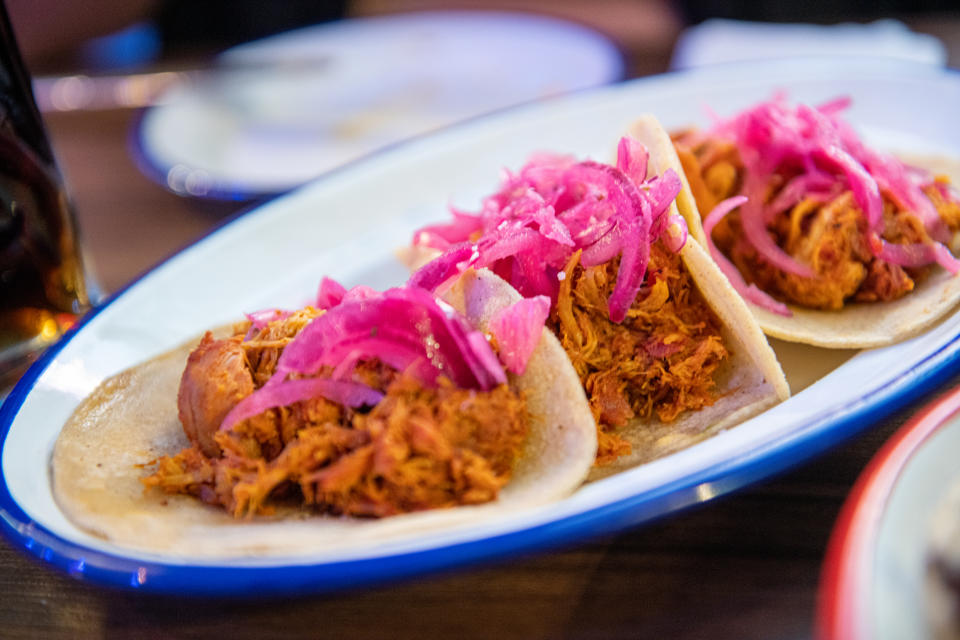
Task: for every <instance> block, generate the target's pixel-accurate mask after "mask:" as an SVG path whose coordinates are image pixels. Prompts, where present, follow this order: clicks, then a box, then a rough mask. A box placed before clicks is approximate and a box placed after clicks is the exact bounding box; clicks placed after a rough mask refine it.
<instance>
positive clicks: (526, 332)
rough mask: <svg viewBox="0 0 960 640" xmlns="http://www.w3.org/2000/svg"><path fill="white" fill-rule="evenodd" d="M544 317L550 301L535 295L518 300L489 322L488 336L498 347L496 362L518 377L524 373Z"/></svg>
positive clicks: (541, 328)
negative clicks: (491, 336) (489, 335)
mask: <svg viewBox="0 0 960 640" xmlns="http://www.w3.org/2000/svg"><path fill="white" fill-rule="evenodd" d="M548 315H550V298H548V297H546V296H536V297H533V298H521V299H520V300H518V301H517V302H515V303H513V304H512V305H510V306H508V307H504V308H503V309H501V310H500V311H498V312H497V313H496V314H494V316H493V317H492V318H491V319H490V333H492V334H493V337H494V338H496V340H497V344H498V345H499V346H500V360H501V361H502V362H503V364H504V366H505V367H506V368H507V370H508V371H512V372H513V373H516V374H518V375H520V374H522V373H523V372H524V371H526V370H527V362H528V361H529V360H530V356H531V354H533V350H534V349H535V348H536V346H537V343H538V342H539V341H540V334H541V333H542V332H543V325H544V322H546V320H547V316H548Z"/></svg>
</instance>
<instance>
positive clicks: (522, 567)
mask: <svg viewBox="0 0 960 640" xmlns="http://www.w3.org/2000/svg"><path fill="white" fill-rule="evenodd" d="M46 117H47V121H48V125H49V129H50V133H51V137H52V139H53V142H54V146H55V147H56V151H57V153H58V155H59V158H60V161H61V164H62V166H63V169H64V172H65V174H66V177H67V181H68V183H69V187H70V189H71V192H72V193H73V194H74V199H75V202H76V207H77V211H78V216H79V225H80V228H81V232H82V234H83V242H84V246H85V248H86V250H87V251H88V253H89V257H90V260H91V263H92V266H93V268H94V273H95V276H96V277H97V279H98V280H99V282H100V283H101V285H102V286H103V288H104V289H105V290H106V291H108V292H109V291H114V290H116V289H118V288H119V287H121V286H123V284H124V283H126V282H127V281H128V280H130V279H131V278H133V277H134V276H136V275H137V274H138V273H140V272H142V271H143V270H145V269H147V268H149V267H150V266H151V265H153V264H155V263H156V262H157V261H159V260H161V259H162V258H164V257H165V256H167V255H169V254H170V253H172V252H173V251H175V250H177V249H178V248H180V247H182V246H183V245H185V244H187V243H189V242H191V241H192V240H193V239H195V238H196V237H197V236H199V235H201V234H203V233H204V232H205V231H207V230H208V229H210V228H212V227H213V226H215V225H217V224H219V223H220V222H221V221H223V220H224V219H225V218H226V217H227V216H229V215H231V214H232V213H234V212H236V211H238V210H239V209H241V208H242V206H243V205H238V204H236V203H207V202H201V201H195V200H186V199H183V198H180V197H177V196H175V195H172V194H170V193H168V192H166V191H164V190H163V189H162V188H161V187H160V186H158V185H156V184H154V183H152V182H150V181H149V180H148V179H146V178H145V177H143V176H142V175H141V173H140V172H139V171H137V169H136V167H135V165H134V163H133V161H132V159H131V156H130V154H129V152H128V147H127V142H128V135H129V130H130V127H131V125H132V123H133V121H134V118H135V114H134V113H132V112H130V111H125V110H115V111H96V112H73V113H60V114H48V115H47V116H46ZM956 382H957V380H944V381H943V388H946V386H948V385H951V384H955V383H956ZM928 399H929V397H928V398H916V399H914V401H913V403H912V404H911V406H910V407H908V408H906V409H904V410H902V411H900V412H899V413H897V414H895V415H893V416H891V417H889V418H887V419H886V420H884V421H883V422H881V423H880V424H877V425H872V426H866V425H864V431H863V432H862V433H861V434H860V435H859V436H857V437H855V438H853V439H851V440H850V441H848V442H847V443H845V444H843V445H841V446H840V447H838V448H836V449H834V450H833V451H832V452H830V453H828V454H826V455H823V456H821V457H819V458H818V459H815V460H813V461H809V462H806V463H803V464H800V465H799V466H798V467H796V468H794V469H793V470H790V471H786V472H784V473H783V474H781V475H780V476H778V477H775V478H772V479H768V480H766V481H763V482H761V483H759V484H757V485H755V486H753V487H750V488H747V489H744V490H741V491H739V492H737V493H735V494H733V495H730V496H724V497H720V498H718V499H714V500H712V501H710V502H708V503H705V504H702V505H699V506H697V507H694V508H691V509H689V510H687V511H685V512H683V513H679V514H675V515H672V516H671V517H669V518H666V519H663V520H661V521H658V522H653V523H647V524H645V525H643V526H639V527H636V528H635V529H633V530H630V531H627V532H624V533H621V534H619V535H616V536H613V537H610V538H607V539H602V540H593V541H585V542H582V543H579V544H577V545H575V546H573V547H572V548H569V549H565V550H559V551H551V552H544V553H541V554H537V555H533V556H529V557H525V558H520V559H510V560H505V561H503V562H501V563H499V564H496V565H493V566H486V567H481V568H470V569H464V570H458V571H456V572H452V573H449V574H444V575H438V576H427V577H421V578H417V579H413V580H409V581H406V582H403V583H401V584H390V585H382V586H377V587H373V588H368V589H364V590H359V591H355V592H350V593H343V594H335V595H326V596H309V595H307V596H303V597H299V598H284V599H274V600H249V601H241V602H236V601H220V600H211V599H190V598H174V597H156V596H148V595H143V594H138V593H128V592H118V591H112V590H107V589H104V588H100V587H97V586H92V585H88V584H85V583H82V582H79V581H77V580H74V579H72V578H69V577H66V576H64V575H61V574H60V573H57V572H54V571H52V570H50V569H48V568H47V567H45V566H42V565H41V564H39V563H38V562H36V561H35V560H34V559H32V558H28V557H27V556H25V555H22V554H21V553H20V552H19V551H17V550H14V549H13V548H12V547H11V546H10V545H9V544H8V543H7V542H6V541H0V638H77V637H104V638H168V637H169V638H203V639H204V640H209V639H210V638H211V637H215V638H224V639H229V640H240V639H243V638H264V637H285V638H301V637H311V638H312V637H345V638H349V637H357V638H432V637H445V638H449V637H452V638H494V637H495V638H583V637H586V638H620V637H623V638H712V639H720V638H738V639H741V638H806V637H809V636H810V635H811V633H812V630H813V617H814V610H815V603H816V594H817V587H818V580H819V575H820V569H821V563H822V561H823V556H824V550H825V548H826V544H827V540H828V536H829V534H830V531H831V529H832V527H833V524H834V521H835V519H836V516H837V514H838V511H839V509H840V507H841V504H842V502H843V500H844V499H845V497H846V496H847V495H848V493H849V491H850V488H851V486H852V484H853V482H854V480H855V479H856V477H857V476H858V475H859V473H860V472H861V471H862V470H863V468H864V466H865V464H866V463H867V461H868V460H869V459H870V458H871V457H872V456H873V454H874V453H875V452H876V450H877V449H878V448H879V447H880V446H881V445H882V443H883V442H884V441H885V440H886V439H887V438H888V437H889V436H890V435H891V434H892V433H893V432H894V431H895V430H896V428H897V427H899V426H900V425H901V424H902V423H903V422H904V420H905V419H906V418H907V417H908V415H909V414H910V413H911V412H912V411H913V410H915V409H916V407H917V406H919V404H920V403H922V402H925V401H926V400H928Z"/></svg>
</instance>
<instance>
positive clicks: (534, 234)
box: [410, 138, 686, 322]
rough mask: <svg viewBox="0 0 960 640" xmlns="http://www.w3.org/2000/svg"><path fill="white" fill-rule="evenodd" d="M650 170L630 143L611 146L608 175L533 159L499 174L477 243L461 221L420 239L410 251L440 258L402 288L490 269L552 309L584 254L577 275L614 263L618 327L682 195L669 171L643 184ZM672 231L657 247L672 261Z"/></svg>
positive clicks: (588, 165) (553, 159)
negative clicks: (437, 252)
mask: <svg viewBox="0 0 960 640" xmlns="http://www.w3.org/2000/svg"><path fill="white" fill-rule="evenodd" d="M648 160H649V155H648V152H647V150H646V148H645V147H643V145H641V144H640V143H639V142H637V141H636V140H633V139H630V138H623V139H622V140H621V141H620V144H619V145H618V148H617V166H616V167H614V166H610V165H606V164H602V163H599V162H594V161H591V160H586V161H582V162H576V161H575V160H573V159H572V158H571V157H570V156H561V155H556V154H539V155H538V156H536V157H534V158H532V159H531V160H530V161H529V162H528V163H527V164H526V165H525V166H524V167H523V168H521V169H520V171H519V172H517V173H511V172H505V176H504V179H503V181H502V183H501V186H500V190H499V191H497V192H496V193H495V194H493V195H491V196H489V197H487V198H485V199H484V200H483V202H482V205H481V210H480V212H479V213H478V214H477V217H478V218H479V219H480V220H481V221H482V223H481V226H482V233H481V234H480V235H479V238H478V239H477V238H476V236H474V235H472V234H473V233H475V227H469V228H470V229H473V231H472V232H471V234H467V233H465V231H466V229H467V228H468V227H467V226H466V225H465V224H464V223H463V221H462V219H461V216H462V215H463V214H461V213H460V212H455V219H454V221H453V222H451V223H448V224H446V225H433V226H430V227H425V228H424V229H421V230H419V231H418V232H417V233H416V234H415V235H414V243H415V244H424V245H428V246H432V247H447V248H446V252H445V253H444V254H443V255H441V256H440V257H439V258H437V259H436V260H434V261H433V262H432V263H429V264H427V265H425V266H424V267H423V268H421V269H420V270H419V271H417V272H416V273H414V275H413V277H412V278H411V280H410V282H411V283H413V284H416V285H418V286H426V287H427V288H433V287H434V286H435V285H436V284H438V283H439V282H442V281H443V280H444V279H445V278H447V277H449V276H451V275H453V273H455V272H456V271H457V270H462V269H464V268H466V267H468V266H476V267H488V268H490V269H491V270H492V271H494V272H495V273H497V274H498V275H500V276H501V277H503V278H505V279H506V280H508V281H509V282H510V283H511V284H512V285H513V286H514V287H515V288H516V289H517V290H518V291H519V292H520V293H521V295H523V296H525V297H535V296H546V297H547V298H549V299H551V300H555V299H556V296H557V291H558V281H557V277H556V276H557V274H558V273H559V272H560V271H562V270H563V268H564V266H565V265H566V263H567V261H568V260H569V258H570V256H571V255H573V253H574V252H576V251H578V250H582V251H583V253H582V254H581V264H583V265H584V266H585V267H590V266H595V265H599V264H603V263H606V262H608V261H610V260H611V259H613V258H615V257H616V256H618V255H619V256H621V259H620V269H619V272H618V274H617V280H616V282H615V284H614V289H613V291H612V292H611V295H610V298H609V299H608V309H609V315H610V319H611V320H613V321H614V322H621V321H622V320H623V319H624V318H625V317H626V313H627V309H629V307H630V305H632V304H633V301H634V299H635V298H636V295H637V292H638V291H639V289H640V287H641V285H642V282H643V277H644V275H645V273H646V268H647V261H648V257H649V251H650V244H651V243H652V242H654V241H655V240H657V239H658V238H660V237H661V236H664V237H665V235H664V233H663V232H664V230H665V229H666V228H667V226H668V224H673V223H674V222H675V221H674V220H672V219H669V216H668V215H667V211H668V210H669V207H670V205H671V203H672V202H673V200H674V198H676V196H677V194H678V193H679V192H680V188H681V185H680V178H679V177H678V176H677V174H676V173H675V172H674V171H673V170H667V171H666V172H665V173H664V174H663V175H662V176H654V177H651V178H649V179H648V178H647V175H646V174H647V171H648V166H649V163H648ZM677 231H678V233H677V234H676V236H674V237H671V238H670V239H666V238H665V241H666V242H667V243H668V246H669V247H670V248H671V249H673V250H677V251H679V249H680V247H681V246H682V244H683V242H684V241H685V240H686V234H685V229H683V230H682V231H681V230H679V228H678V230H677ZM444 243H446V244H444ZM467 247H471V248H472V250H469V249H468V248H467ZM468 254H469V256H468ZM467 258H469V259H467Z"/></svg>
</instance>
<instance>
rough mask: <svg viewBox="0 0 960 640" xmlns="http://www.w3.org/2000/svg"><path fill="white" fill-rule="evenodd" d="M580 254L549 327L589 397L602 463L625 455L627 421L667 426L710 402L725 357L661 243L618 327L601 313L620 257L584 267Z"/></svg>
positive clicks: (684, 276) (693, 291)
mask: <svg viewBox="0 0 960 640" xmlns="http://www.w3.org/2000/svg"><path fill="white" fill-rule="evenodd" d="M579 257H580V254H579V252H578V253H576V254H574V256H573V257H572V258H571V260H570V262H569V263H568V264H567V266H566V269H565V271H564V278H563V280H562V281H561V283H560V293H559V296H558V299H557V304H556V306H555V308H554V310H553V312H552V313H551V315H550V318H549V320H548V324H549V326H550V327H551V328H552V329H553V331H554V332H555V333H556V334H557V336H558V337H559V338H560V342H561V344H562V345H563V348H564V350H565V351H566V352H567V355H568V356H569V357H570V360H571V361H572V362H573V366H574V368H575V369H576V371H577V374H578V375H579V376H580V381H581V382H582V383H583V386H584V389H585V390H586V392H587V398H588V399H589V401H590V408H591V410H592V411H593V416H594V419H595V420H596V422H597V435H598V440H599V449H598V452H597V463H598V464H605V463H608V462H610V461H612V460H614V459H616V458H618V457H619V456H621V455H624V454H626V453H629V452H630V444H629V443H628V442H627V441H626V440H625V439H624V438H623V436H622V435H620V433H618V429H619V428H621V427H624V426H626V425H627V423H628V422H629V421H631V420H633V419H635V418H649V417H651V416H653V415H656V417H657V418H659V419H660V420H661V421H663V422H672V421H673V420H675V419H676V418H677V417H678V416H679V415H680V414H681V413H682V412H684V411H688V410H694V411H695V410H697V409H701V408H703V407H705V406H709V405H710V404H712V403H713V402H714V401H715V400H716V398H717V392H716V389H715V387H716V383H715V373H716V370H717V368H718V367H719V366H720V364H721V363H722V362H723V361H724V360H725V359H726V358H727V357H728V355H729V353H728V352H727V349H726V348H725V347H724V345H723V341H722V339H721V336H720V331H719V327H718V322H717V320H716V319H715V316H714V314H713V312H712V311H711V310H710V307H709V306H708V305H707V304H706V302H705V301H704V300H703V298H702V296H701V295H700V293H699V291H698V290H697V288H696V286H695V285H694V283H693V280H692V278H691V276H690V274H689V273H688V272H687V271H686V269H685V268H684V267H683V263H682V261H681V259H680V256H679V255H677V254H675V253H672V252H670V251H669V250H667V249H666V248H665V247H664V246H663V244H662V243H661V242H659V241H657V242H655V243H654V244H653V245H652V246H651V249H650V263H649V266H648V268H647V275H646V280H645V286H644V288H643V289H642V290H641V292H640V294H639V295H638V296H637V300H636V301H635V302H634V303H633V306H632V307H631V308H630V310H629V311H628V312H627V318H626V320H624V322H623V323H621V324H617V323H614V322H611V321H610V319H609V316H608V313H607V299H608V297H609V296H610V292H611V291H612V289H613V286H614V284H615V283H616V277H617V269H618V268H619V259H615V260H611V261H610V262H608V263H606V264H603V265H599V266H596V267H591V268H584V267H583V266H581V265H580V264H579Z"/></svg>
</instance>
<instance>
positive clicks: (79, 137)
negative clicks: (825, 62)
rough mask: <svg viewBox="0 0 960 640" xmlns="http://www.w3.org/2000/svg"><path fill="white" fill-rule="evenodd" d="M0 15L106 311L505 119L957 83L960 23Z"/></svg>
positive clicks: (646, 2) (140, 0)
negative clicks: (324, 191) (582, 104)
mask: <svg viewBox="0 0 960 640" xmlns="http://www.w3.org/2000/svg"><path fill="white" fill-rule="evenodd" d="M7 7H8V10H9V13H10V17H11V20H12V22H13V26H14V30H15V33H16V36H17V38H18V40H19V44H20V48H21V49H22V51H23V53H24V57H25V59H26V63H27V66H28V67H29V69H30V71H31V73H32V74H33V76H34V89H35V93H36V96H37V101H38V103H39V106H40V109H41V111H42V112H43V117H44V120H45V122H46V125H47V128H48V130H49V133H50V137H51V142H52V144H53V147H54V151H55V154H56V156H57V158H58V160H59V162H60V165H61V169H62V171H63V173H64V174H65V178H66V182H67V188H68V192H69V193H70V194H71V196H72V199H73V201H74V204H75V209H76V212H77V218H78V226H79V229H80V234H81V236H82V238H83V242H82V245H83V249H84V253H85V255H86V257H87V262H88V265H89V272H90V273H92V274H93V280H95V281H96V283H97V284H99V285H100V289H101V290H102V291H103V292H105V293H109V292H111V291H115V290H116V289H118V288H119V287H121V286H122V285H123V284H125V283H126V282H128V281H129V279H130V278H132V277H134V276H135V275H137V274H139V273H141V272H142V271H144V270H145V269H147V268H149V267H150V266H151V265H153V264H155V263H157V262H158V261H160V260H161V259H163V258H164V257H165V256H167V255H169V254H170V253H171V252H172V251H173V250H175V249H176V248H179V247H181V246H183V245H184V244H186V243H187V242H189V241H191V240H193V239H195V238H196V237H198V236H199V235H201V234H202V233H204V232H206V231H208V230H209V229H210V228H211V227H212V226H214V225H216V224H218V223H219V222H220V221H222V220H223V219H224V218H225V217H227V216H229V215H232V214H234V213H236V212H237V211H239V210H241V209H242V208H244V207H247V206H250V204H251V203H254V202H257V201H258V200H259V199H262V198H264V197H268V196H271V195H274V194H277V193H281V192H283V191H286V190H288V189H290V188H293V187H295V186H297V185H299V184H301V183H303V182H305V181H307V180H309V179H310V178H312V177H314V176H316V175H319V174H321V173H323V172H324V171H327V170H329V169H331V168H333V167H336V166H339V165H340V164H343V163H345V162H348V161H350V160H353V159H355V158H358V157H360V156H363V155H365V154H367V153H370V152H372V151H375V150H376V149H378V148H381V147H383V146H385V145H388V144H391V143H394V142H396V141H398V140H401V139H403V138H406V137H410V136H413V135H418V134H421V133H424V132H426V131H430V130H433V129H436V128H439V127H443V126H446V125H449V124H452V123H454V122H457V121H460V120H463V119H466V118H470V117H474V116H477V115H480V114H482V113H485V112H488V111H492V110H495V109H499V108H503V107H508V106H510V105H513V104H517V103H522V102H527V101H530V100H537V99H540V98H544V97H550V96H553V95H558V94H562V93H567V92H571V91H577V90H580V89H585V88H589V87H593V86H597V85H602V84H609V83H613V82H618V81H621V80H624V79H629V78H635V77H640V76H645V75H649V74H654V73H661V72H665V71H668V70H671V69H682V68H689V67H697V66H703V65H709V64H716V63H723V62H727V61H732V60H745V59H751V58H752V59H758V58H759V59H768V58H771V57H782V56H793V55H810V54H814V55H858V56H862V55H868V56H873V57H876V58H877V59H878V61H882V60H883V59H887V60H889V59H903V60H908V61H910V62H913V63H916V62H920V63H923V64H932V65H937V66H943V65H949V66H953V67H957V66H960V8H958V7H957V6H956V3H954V2H949V1H947V0H920V1H910V2H908V1H907V0H878V1H866V0H807V1H805V2H773V1H770V2H752V1H748V0H594V1H592V2H580V1H577V0H552V1H546V0H515V1H492V2H476V1H472V2H471V1H468V0H353V1H348V0H336V1H334V0H327V1H316V0H278V1H275V2H262V1H260V0H203V1H201V2H196V1H194V0H85V1H84V2H75V1H73V0H7ZM481 10H482V11H483V12H485V13H480V11H481ZM484 16H487V18H484ZM292 30H294V31H293V33H292V34H290V33H289V32H291V31H292ZM295 30H299V31H295ZM415 32H416V33H415ZM277 34H279V35H277ZM297 34H300V35H297ZM290 35H292V36H293V37H289V36H290ZM270 36H274V37H272V38H271V37H270ZM264 39H265V40H264ZM257 40H260V41H261V42H260V43H259V44H258V43H254V45H253V46H249V45H245V44H244V43H250V42H252V41H257ZM224 52H227V53H226V54H224ZM144 108H146V109H144ZM145 230H147V231H149V232H148V233H145Z"/></svg>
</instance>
